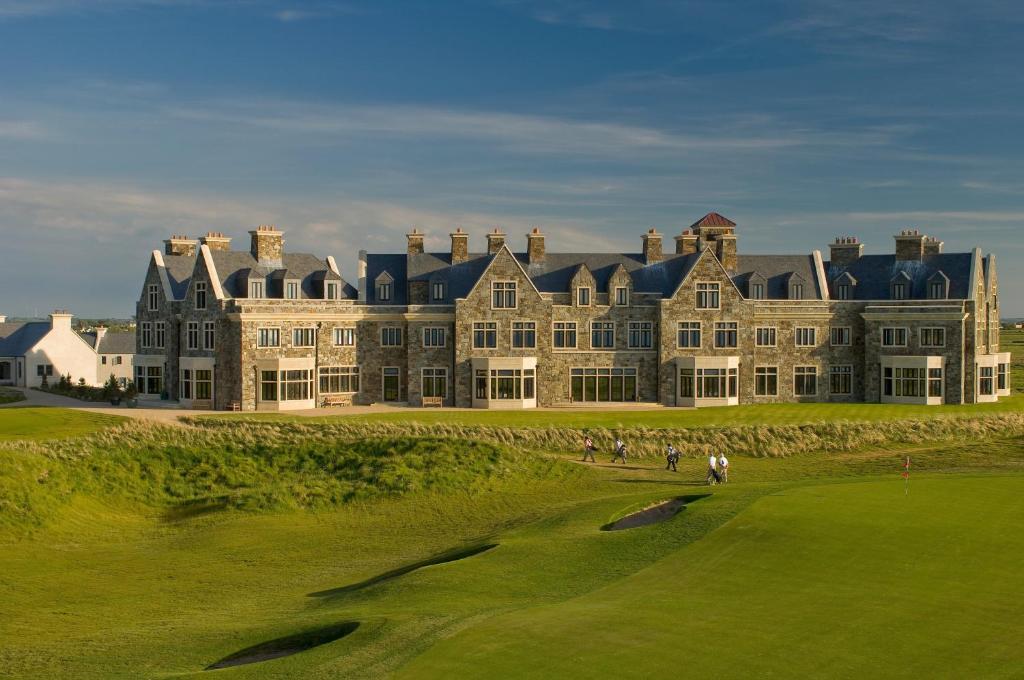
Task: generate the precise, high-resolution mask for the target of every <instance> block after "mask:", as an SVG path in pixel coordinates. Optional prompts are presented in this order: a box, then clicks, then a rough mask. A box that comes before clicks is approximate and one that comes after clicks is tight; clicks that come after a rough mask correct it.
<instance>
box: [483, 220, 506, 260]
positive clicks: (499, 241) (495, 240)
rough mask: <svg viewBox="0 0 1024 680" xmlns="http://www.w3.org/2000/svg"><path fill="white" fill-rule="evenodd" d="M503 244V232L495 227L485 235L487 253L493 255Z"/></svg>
mask: <svg viewBox="0 0 1024 680" xmlns="http://www.w3.org/2000/svg"><path fill="white" fill-rule="evenodd" d="M503 245H505V232H503V231H502V230H501V229H498V228H497V227H495V228H494V231H492V232H491V233H489V234H488V235H487V254H488V255H494V254H495V253H497V252H498V251H499V250H501V247H502V246H503Z"/></svg>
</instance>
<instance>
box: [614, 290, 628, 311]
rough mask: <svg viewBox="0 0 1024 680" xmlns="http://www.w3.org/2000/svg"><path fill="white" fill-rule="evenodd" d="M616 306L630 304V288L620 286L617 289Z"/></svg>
mask: <svg viewBox="0 0 1024 680" xmlns="http://www.w3.org/2000/svg"><path fill="white" fill-rule="evenodd" d="M615 304H616V305H620V306H624V305H628V304H629V288H626V287H625V286H619V287H618V288H616V289H615Z"/></svg>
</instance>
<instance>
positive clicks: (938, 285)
mask: <svg viewBox="0 0 1024 680" xmlns="http://www.w3.org/2000/svg"><path fill="white" fill-rule="evenodd" d="M947 290H948V287H947V285H946V281H945V280H938V281H931V282H930V283H929V284H928V298H929V299H931V300H945V299H946V297H947V296H948V293H947Z"/></svg>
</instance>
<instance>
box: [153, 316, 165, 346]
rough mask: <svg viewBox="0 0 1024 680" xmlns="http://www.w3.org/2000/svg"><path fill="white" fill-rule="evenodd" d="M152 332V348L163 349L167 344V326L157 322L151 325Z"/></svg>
mask: <svg viewBox="0 0 1024 680" xmlns="http://www.w3.org/2000/svg"><path fill="white" fill-rule="evenodd" d="M153 330H154V337H153V346H154V347H156V348H157V349H163V348H164V345H165V344H166V342H167V324H165V323H164V322H163V321H157V322H156V323H154V324H153Z"/></svg>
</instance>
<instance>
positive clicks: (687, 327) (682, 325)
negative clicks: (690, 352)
mask: <svg viewBox="0 0 1024 680" xmlns="http://www.w3.org/2000/svg"><path fill="white" fill-rule="evenodd" d="M676 346H677V347H680V348H687V349H694V348H699V347H700V321H680V322H679V325H678V326H677V333H676Z"/></svg>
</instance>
